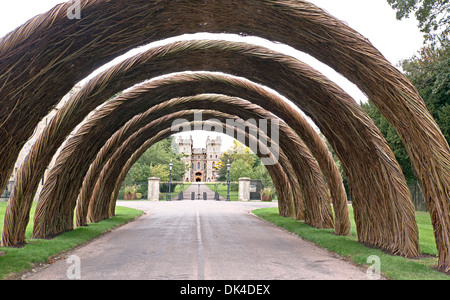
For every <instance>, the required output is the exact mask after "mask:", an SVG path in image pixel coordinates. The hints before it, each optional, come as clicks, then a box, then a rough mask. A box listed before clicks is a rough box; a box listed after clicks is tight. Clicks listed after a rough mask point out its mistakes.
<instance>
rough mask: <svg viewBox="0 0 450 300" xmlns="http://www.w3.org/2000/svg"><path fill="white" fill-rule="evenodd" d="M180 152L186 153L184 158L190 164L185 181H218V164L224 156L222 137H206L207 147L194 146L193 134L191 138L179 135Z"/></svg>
mask: <svg viewBox="0 0 450 300" xmlns="http://www.w3.org/2000/svg"><path fill="white" fill-rule="evenodd" d="M177 143H178V146H179V149H180V152H181V153H182V154H183V155H184V157H183V158H182V160H183V161H184V163H185V164H186V165H188V166H189V170H188V171H186V174H185V176H184V181H187V182H212V181H216V178H217V176H218V170H217V169H216V164H217V163H218V162H220V159H221V157H222V152H221V147H222V139H221V138H220V137H217V138H215V139H210V138H209V136H208V138H207V139H206V148H193V140H192V136H190V138H187V139H185V138H182V137H179V138H178V140H177Z"/></svg>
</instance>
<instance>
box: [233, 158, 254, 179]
mask: <svg viewBox="0 0 450 300" xmlns="http://www.w3.org/2000/svg"><path fill="white" fill-rule="evenodd" d="M241 177H249V178H253V168H252V166H251V165H250V164H249V163H248V162H247V161H245V160H244V159H237V160H235V161H233V162H232V163H231V166H230V180H231V181H238V180H239V178H241Z"/></svg>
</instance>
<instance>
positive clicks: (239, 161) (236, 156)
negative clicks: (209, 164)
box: [218, 140, 273, 187]
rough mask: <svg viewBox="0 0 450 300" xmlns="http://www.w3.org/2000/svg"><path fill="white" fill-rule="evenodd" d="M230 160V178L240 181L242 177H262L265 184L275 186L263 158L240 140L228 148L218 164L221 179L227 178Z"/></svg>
mask: <svg viewBox="0 0 450 300" xmlns="http://www.w3.org/2000/svg"><path fill="white" fill-rule="evenodd" d="M228 162H230V179H231V181H238V180H239V178H240V177H250V178H252V179H260V180H261V181H262V183H263V185H264V186H270V187H273V182H272V178H271V177H270V175H269V172H268V171H267V169H266V167H265V166H264V165H263V164H262V163H261V160H260V159H259V158H258V156H257V155H256V154H254V153H253V152H252V151H251V150H250V148H248V147H246V146H245V145H243V144H242V143H240V142H238V141H236V140H235V141H234V142H233V145H232V146H231V147H230V148H229V149H227V150H226V151H225V152H224V154H223V155H222V157H221V162H220V164H218V169H219V178H218V180H220V181H226V180H227V177H226V176H227V167H226V165H227V163H228Z"/></svg>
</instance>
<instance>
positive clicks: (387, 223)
mask: <svg viewBox="0 0 450 300" xmlns="http://www.w3.org/2000/svg"><path fill="white" fill-rule="evenodd" d="M154 51H156V52H158V53H163V54H164V65H165V67H166V68H168V69H169V70H170V67H171V66H172V67H173V66H174V65H175V66H176V68H177V69H178V70H179V68H180V67H179V66H183V67H186V68H187V69H188V70H193V69H194V70H195V69H197V68H200V67H201V69H203V70H205V69H206V70H216V71H223V72H230V73H235V74H237V75H240V76H243V77H248V78H250V79H253V80H255V81H257V82H259V83H262V84H264V85H268V86H269V87H273V88H277V89H278V90H282V91H283V94H284V95H286V96H287V97H288V99H291V100H292V101H294V103H296V104H297V105H298V106H299V107H300V108H301V109H302V110H303V111H304V112H305V113H306V114H308V115H309V116H310V117H311V118H312V119H313V121H315V123H316V124H317V126H318V127H319V128H320V129H321V131H322V132H323V133H324V135H325V136H326V138H327V139H328V140H329V141H330V143H331V144H332V145H333V148H334V149H335V150H336V153H337V154H338V156H339V158H340V160H341V162H343V166H344V169H345V171H346V175H347V178H348V179H349V182H350V183H351V188H352V195H353V196H354V198H353V199H352V200H353V204H354V205H355V211H356V214H357V215H358V216H357V230H358V238H359V240H360V241H361V242H364V243H368V244H371V245H374V246H376V247H380V248H383V249H386V250H388V251H391V252H394V253H399V254H402V255H406V256H414V255H417V254H418V235H417V225H416V223H415V219H414V209H413V205H412V201H411V195H410V194H409V190H408V189H407V186H406V182H405V180H404V176H403V174H402V173H401V170H400V167H399V165H398V163H397V162H396V160H395V157H394V155H393V153H392V151H391V150H390V148H389V146H388V145H387V143H386V142H385V140H384V139H383V137H382V135H381V133H380V132H379V130H378V129H377V128H376V126H375V125H374V124H373V122H372V120H370V118H369V117H368V116H367V114H366V113H365V112H364V111H363V110H362V109H361V108H360V107H359V105H358V104H357V103H356V102H355V101H354V100H353V99H351V98H350V97H349V96H348V95H347V94H346V93H345V92H343V91H342V90H341V89H339V87H337V86H336V85H335V84H333V83H332V82H330V81H329V80H327V79H326V78H325V77H324V76H322V75H321V74H320V73H318V72H317V71H315V70H313V69H312V68H310V67H308V66H306V65H304V64H302V63H301V62H299V61H297V60H295V59H293V58H290V57H287V56H285V55H281V54H279V53H276V52H273V51H270V50H267V49H264V48H261V47H257V46H250V45H246V44H240V43H230V42H217V41H195V42H178V43H174V44H171V45H168V46H162V47H159V48H157V49H155V50H154ZM184 51H186V52H184ZM205 57H208V60H205ZM169 58H170V60H169ZM177 58H178V59H180V60H179V61H177ZM181 58H182V59H181ZM161 60H162V58H161ZM159 66H160V65H159ZM215 84H219V85H220V82H216V83H215ZM160 88H161V87H160ZM195 88H198V89H200V90H202V92H208V91H207V90H206V87H201V88H199V87H196V86H194V85H192V84H186V86H185V87H183V86H181V85H179V86H178V88H177V89H176V90H174V89H172V88H170V89H168V90H166V91H165V92H163V91H162V88H161V89H158V94H157V95H155V97H154V98H153V100H154V101H155V103H156V102H157V101H159V100H157V99H159V98H160V97H162V96H163V94H164V98H170V97H178V96H183V95H182V93H183V91H184V90H189V92H190V93H194V92H196V93H198V92H199V91H198V90H195ZM265 108H266V109H267V110H269V111H270V110H271V109H272V107H271V106H269V107H265ZM127 110H128V108H126V103H124V109H123V110H122V111H124V112H126V111H127ZM122 117H125V118H128V119H129V118H130V117H131V116H126V115H125V116H117V117H116V118H115V120H124V118H122ZM120 122H121V123H119V121H117V122H116V123H114V124H108V130H109V133H107V134H105V137H106V136H110V135H111V134H112V133H113V130H114V129H118V128H120V126H122V125H123V124H124V121H120ZM86 134H87V133H86ZM69 141H70V140H69ZM86 141H89V138H87V139H86ZM75 145H77V146H76V147H79V148H78V149H84V148H87V144H86V145H83V142H82V141H81V140H80V141H74V140H72V141H70V143H69V145H68V147H69V148H73V147H75ZM75 149H76V148H73V149H72V150H70V151H76V150H75ZM99 149H100V147H99V146H95V147H93V145H89V148H88V150H89V151H92V152H95V153H96V152H97V151H99ZM91 155H92V157H93V155H94V154H93V153H92V154H91ZM367 158H369V162H370V164H369V165H370V166H369V167H366V166H365V165H366V164H367V162H368V159H367ZM91 159H93V158H91ZM71 160H73V158H71V157H70V155H65V157H61V160H59V161H57V164H59V166H58V167H57V169H55V168H54V169H53V170H52V171H51V172H50V174H49V177H51V176H54V177H60V178H65V180H61V181H60V182H58V184H56V185H55V186H50V185H47V188H46V187H45V186H44V189H43V193H47V195H45V197H43V198H44V199H47V200H46V201H62V200H66V201H74V200H68V199H73V198H74V197H76V196H75V195H74V194H75V191H76V190H77V189H78V188H79V187H80V186H81V183H78V182H79V181H80V179H76V178H75V176H76V175H75V171H74V170H77V171H78V172H82V173H85V172H87V167H83V166H80V165H75V164H74V162H73V161H71ZM64 173H65V174H66V175H63V174H64ZM70 176H74V177H73V178H70V180H67V178H69V177H70ZM52 190H53V191H52ZM63 194H64V197H62V196H63ZM41 195H43V194H41ZM41 199H42V197H41ZM58 206H59V205H58ZM49 209H50V210H52V208H49ZM58 213H59V212H58ZM359 216H363V217H364V220H365V222H360V221H359V220H361V219H360V218H358V217H359ZM49 222H51V220H49ZM404 224H406V225H407V226H403V225H404ZM68 228H70V227H68Z"/></svg>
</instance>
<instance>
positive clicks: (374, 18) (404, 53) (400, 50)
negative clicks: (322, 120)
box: [0, 0, 423, 149]
mask: <svg viewBox="0 0 450 300" xmlns="http://www.w3.org/2000/svg"><path fill="white" fill-rule="evenodd" d="M62 2H64V1H61V0H14V1H7V0H0V37H1V36H4V35H5V34H7V33H8V32H10V31H12V30H14V29H15V28H16V27H18V26H20V25H21V24H23V23H24V22H26V21H27V20H29V19H30V18H32V17H33V16H35V15H37V14H40V13H44V12H46V11H48V10H49V9H51V8H52V7H53V6H55V5H56V4H58V3H62ZM311 2H312V3H314V4H316V5H318V6H319V7H321V8H323V9H325V10H327V11H328V12H329V13H330V14H332V15H334V16H335V17H337V18H339V19H341V20H342V21H344V22H346V23H347V24H348V25H349V26H350V27H352V28H353V29H355V30H356V31H358V32H360V33H361V34H362V35H364V36H365V37H366V38H368V39H369V40H370V41H371V42H372V44H373V45H374V46H375V47H377V48H378V50H379V51H380V52H381V53H382V54H383V55H384V56H385V57H386V58H387V59H388V60H389V61H390V62H391V63H392V64H394V65H397V64H398V62H399V61H400V60H402V59H406V58H409V57H411V56H413V55H414V54H415V53H417V51H418V50H419V49H420V48H421V47H422V45H423V36H422V33H421V32H420V31H419V29H418V27H417V21H416V20H415V19H414V18H411V19H406V20H402V21H398V20H397V19H396V18H395V11H394V10H393V9H392V8H391V7H390V6H389V5H388V4H387V1H386V0H311ZM203 36H204V37H206V38H214V36H213V35H203ZM219 38H220V39H223V38H225V37H224V36H223V35H220V37H219ZM227 39H228V38H227ZM231 39H234V40H236V39H239V37H237V38H236V37H232V38H231ZM244 41H245V42H252V43H256V44H261V45H264V46H267V47H270V48H272V49H276V50H277V51H280V52H285V53H287V54H289V55H293V56H295V57H298V58H299V59H301V60H302V61H304V62H306V63H308V64H310V65H311V66H313V67H314V68H316V69H317V70H319V71H320V72H322V73H324V74H325V75H326V76H328V77H329V78H330V79H331V80H333V81H335V82H336V83H337V84H338V85H340V86H341V87H342V88H343V89H344V90H346V91H347V92H348V93H349V94H350V95H351V96H352V97H354V99H355V100H356V101H358V102H359V101H365V100H366V97H365V95H363V94H362V93H361V92H360V91H359V89H357V88H356V87H355V86H354V85H353V84H351V83H349V82H348V81H347V80H346V79H345V78H342V77H341V76H340V75H338V74H337V73H336V72H334V71H333V70H331V69H330V68H328V67H327V66H324V65H323V64H321V63H319V62H318V61H316V60H315V59H313V58H311V57H310V56H308V55H305V54H303V53H299V52H297V51H293V49H291V48H290V47H287V46H283V45H280V44H267V42H266V41H263V40H261V39H249V38H248V37H247V38H245V39H244ZM193 135H194V137H195V147H204V140H205V139H206V136H207V135H208V133H207V132H202V133H201V134H198V132H195V133H193ZM213 135H215V134H213ZM222 139H223V140H224V144H225V146H224V149H226V148H228V146H229V144H230V143H231V141H232V140H231V139H229V138H228V137H227V136H223V137H222Z"/></svg>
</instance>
